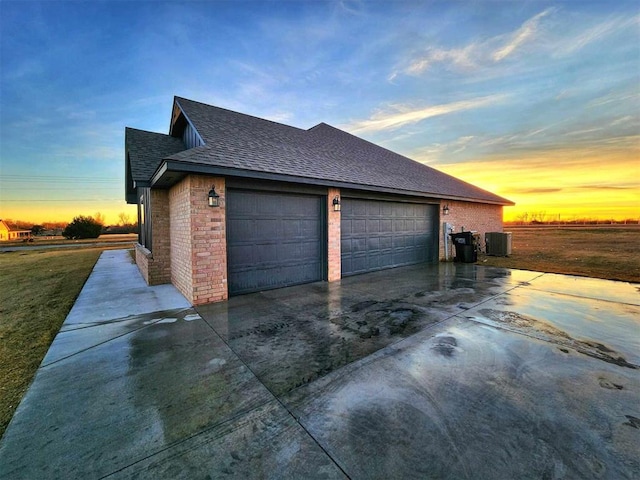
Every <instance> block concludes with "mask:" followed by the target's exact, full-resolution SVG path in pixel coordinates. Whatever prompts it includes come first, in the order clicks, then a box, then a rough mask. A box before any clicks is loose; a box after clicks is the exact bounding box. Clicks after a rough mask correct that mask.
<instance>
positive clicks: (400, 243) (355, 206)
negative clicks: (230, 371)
mask: <svg viewBox="0 0 640 480" xmlns="http://www.w3.org/2000/svg"><path fill="white" fill-rule="evenodd" d="M341 216H342V218H341V237H342V238H341V250H342V252H341V261H342V275H345V276H346V275H352V274H356V273H364V272H369V271H375V270H380V269H383V268H391V267H396V266H401V265H412V264H415V263H424V262H427V261H435V260H436V259H437V248H438V244H437V233H436V231H437V230H436V222H437V207H436V206H433V205H426V204H412V203H403V202H388V201H376V200H360V199H349V198H345V199H343V207H342V215H341Z"/></svg>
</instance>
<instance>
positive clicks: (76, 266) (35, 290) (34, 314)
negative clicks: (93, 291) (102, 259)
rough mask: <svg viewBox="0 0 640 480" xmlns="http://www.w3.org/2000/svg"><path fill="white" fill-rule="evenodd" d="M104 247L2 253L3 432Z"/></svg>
mask: <svg viewBox="0 0 640 480" xmlns="http://www.w3.org/2000/svg"><path fill="white" fill-rule="evenodd" d="M101 252H102V249H84V250H55V251H47V250H34V251H28V252H9V253H0V437H1V436H2V434H3V433H4V431H5V429H6V428H7V425H8V424H9V421H10V420H11V417H12V416H13V413H14V411H15V409H16V407H17V406H18V403H19V402H20V400H21V399H22V396H23V395H24V393H25V392H26V390H27V388H28V387H29V384H30V383H31V380H32V378H33V375H34V374H35V372H36V370H37V368H38V366H39V365H40V362H41V361H42V358H43V357H44V355H45V353H46V352H47V350H48V348H49V345H50V344H51V342H52V341H53V339H54V337H55V336H56V334H57V333H58V330H59V329H60V326H61V325H62V322H63V321H64V319H65V318H66V316H67V313H69V310H70V309H71V307H72V306H73V303H74V301H75V299H76V298H77V296H78V294H79V293H80V290H81V289H82V286H83V285H84V282H85V281H86V280H87V278H88V277H89V274H90V273H91V270H92V268H93V266H94V264H95V263H96V261H97V259H98V257H99V256H100V253H101Z"/></svg>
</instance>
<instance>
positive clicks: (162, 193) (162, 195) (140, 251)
mask: <svg viewBox="0 0 640 480" xmlns="http://www.w3.org/2000/svg"><path fill="white" fill-rule="evenodd" d="M150 200H151V201H150V204H151V218H150V221H151V227H152V228H153V233H152V236H151V241H152V244H151V251H149V250H147V249H146V248H145V247H143V246H142V245H136V264H137V265H138V268H139V269H140V273H141V274H142V277H143V278H144V279H145V281H146V282H147V284H149V285H161V284H163V283H169V282H170V281H171V257H170V253H169V195H168V192H167V191H166V190H151V199H150Z"/></svg>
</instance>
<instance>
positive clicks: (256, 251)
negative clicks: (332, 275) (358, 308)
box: [227, 189, 324, 295]
mask: <svg viewBox="0 0 640 480" xmlns="http://www.w3.org/2000/svg"><path fill="white" fill-rule="evenodd" d="M322 205H323V202H322V197H320V196H313V195H299V194H288V193H271V192H257V191H246V190H233V189H229V190H228V191H227V252H228V265H227V268H228V277H229V294H230V295H236V294H240V293H249V292H255V291H259V290H265V289H270V288H278V287H283V286H288V285H297V284H300V283H307V282H313V281H317V280H322V278H323V275H324V260H323V259H324V229H323V226H322Z"/></svg>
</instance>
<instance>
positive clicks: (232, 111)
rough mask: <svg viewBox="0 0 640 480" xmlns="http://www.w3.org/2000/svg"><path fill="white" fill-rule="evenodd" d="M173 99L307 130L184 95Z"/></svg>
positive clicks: (303, 130) (302, 130)
mask: <svg viewBox="0 0 640 480" xmlns="http://www.w3.org/2000/svg"><path fill="white" fill-rule="evenodd" d="M174 99H175V100H186V101H187V102H191V103H197V104H198V105H203V106H205V107H207V108H215V109H217V110H223V111H225V112H228V113H232V114H234V115H240V116H243V117H249V118H253V119H255V120H259V121H261V122H267V123H273V124H275V125H278V126H281V127H287V128H293V129H295V130H299V131H301V132H306V131H307V130H305V129H304V128H300V127H295V126H293V125H288V124H286V123H282V122H276V121H275V120H269V119H268V118H262V117H258V116H257V115H251V114H249V113H242V112H238V111H236V110H231V109H230V108H225V107H219V106H217V105H210V104H208V103H204V102H199V101H197V100H191V99H190V98H185V97H180V96H178V95H175V96H174Z"/></svg>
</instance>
